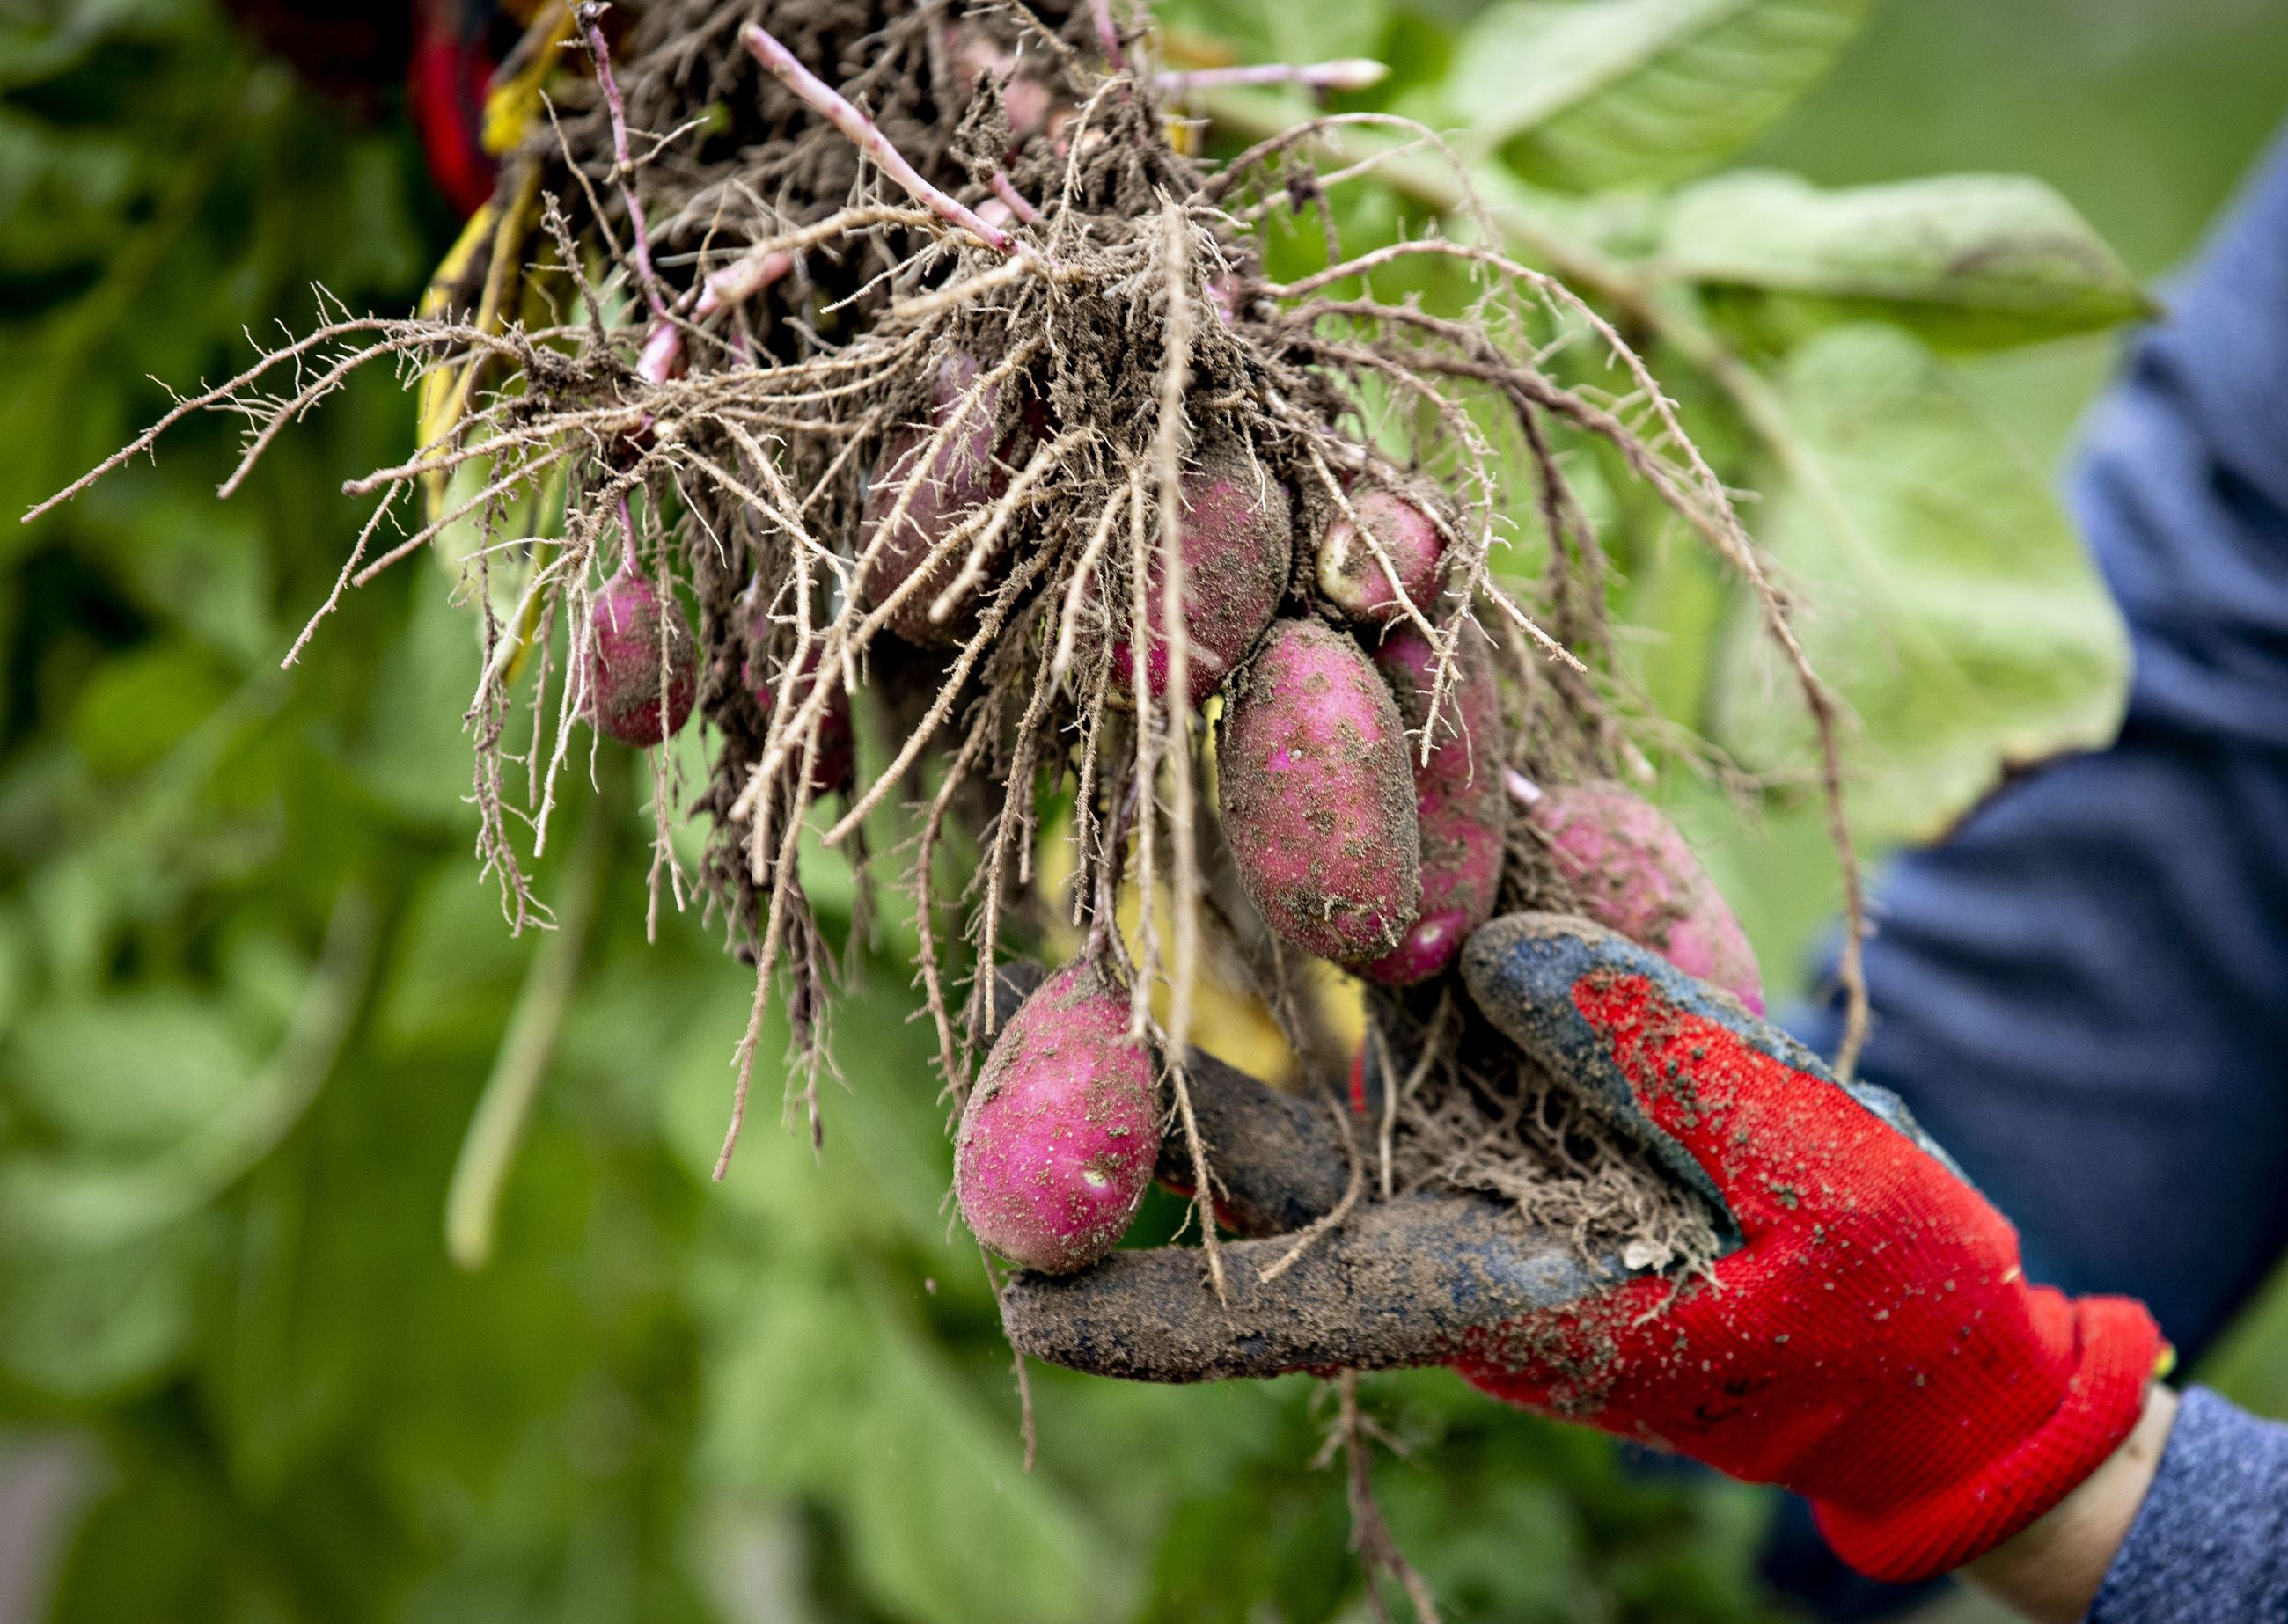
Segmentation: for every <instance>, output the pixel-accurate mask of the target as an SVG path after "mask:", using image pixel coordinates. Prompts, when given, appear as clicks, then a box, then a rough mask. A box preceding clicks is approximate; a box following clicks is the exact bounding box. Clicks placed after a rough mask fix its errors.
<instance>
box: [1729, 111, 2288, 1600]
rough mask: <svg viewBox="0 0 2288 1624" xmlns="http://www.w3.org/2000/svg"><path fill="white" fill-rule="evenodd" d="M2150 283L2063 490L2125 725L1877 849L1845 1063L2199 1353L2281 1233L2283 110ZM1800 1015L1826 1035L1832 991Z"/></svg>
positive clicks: (1784, 1546)
mask: <svg viewBox="0 0 2288 1624" xmlns="http://www.w3.org/2000/svg"><path fill="white" fill-rule="evenodd" d="M2168 302H2169V306H2170V308H2169V312H2168V314H2167V317H2166V319H2165V321H2163V322H2162V323H2161V324H2160V325H2159V326H2157V327H2156V328H2155V329H2152V330H2151V331H2150V332H2149V333H2147V334H2146V335H2144V336H2143V337H2141V339H2140V340H2139V341H2138V343H2137V345H2136V346H2135V348H2134V350H2133V353H2132V356H2131V358H2130V362H2129V366H2128V368H2127V371H2126V374H2125V376H2124V378H2123V379H2122V381H2121V382H2120V384H2119V385H2118V386H2117V388H2116V389H2115V390H2114V391H2113V392H2111V394H2110V395H2109V397H2108V398H2107V399H2106V400H2105V401H2104V402H2103V403H2102V404H2101V406H2100V407H2099V408H2098V409H2097V411H2096V412H2095V414H2094V415H2093V418H2092V420H2091V423H2090V425H2089V432H2088V437H2087V443H2086V448H2085V454H2084V456H2083V457H2082V460H2081V463H2080V465H2079V467H2078V470H2077V473H2076V475H2075V478H2074V481H2073V487H2072V500H2073V506H2074V510H2075V514H2076V517H2077V519H2078V521H2079V523H2080V525H2081V527H2082V530H2083V532H2084V534H2085V537H2086V539H2087V541H2088V544H2089V546H2090V549H2091V551H2092V553H2093V557H2094V558H2095V559H2096V561H2097V564H2098V566H2099V567H2100V569H2101V570H2102V571H2103V573H2104V575H2105V579H2106V581H2107V582H2108V584H2109V587H2110V588H2111V590H2112V591H2113V594H2114V596H2115V598H2116V599H2117V601H2118V602H2119V604H2120V606H2121V609H2122V612H2123V614H2124V616H2125V620H2126V622H2127V624H2128V628H2129V632H2130V638H2131V646H2132V649H2133V654H2134V660H2135V665H2134V669H2133V676H2132V682H2131V691H2130V695H2129V704H2128V711H2127V716H2126V719H2125V723H2124V725H2123V727H2122V730H2121V733H2120V736H2119V738H2118V739H2117V741H2115V742H2114V744H2113V745H2112V746H2111V747H2110V748H2109V749H2103V750H2100V751H2096V752H2093V753H2091V754H2087V755H2078V756H2073V757H2066V758H2063V759H2061V760H2058V761H2055V762H2052V763H2050V764H2047V765H2046V766H2043V767H2041V768H2039V769H2038V770H2036V771H2034V772H2030V773H2028V774H2026V775H2024V776H2022V777H2021V778H2019V779H2017V780H2015V781H2014V782H2012V783H2010V784H2009V785H2007V786H2006V787H2005V788H2002V789H2001V790H2000V791H1999V792H1998V793H1997V794H1996V795H1994V796H1992V797H1990V799H1989V800H1988V801H1987V802H1986V803H1985V804H1983V805H1982V806H1981V807H1979V808H1978V809H1977V810H1976V811H1975V812H1973V813H1972V814H1971V816H1969V817H1968V818H1967V819H1966V820H1964V822H1963V824H1962V826H1961V827H1960V828H1958V830H1956V831H1955V832H1954V834H1953V835H1952V836H1950V837H1949V838H1948V839H1947V840H1945V841H1944V842H1942V844H1938V845H1936V846H1934V847H1931V848H1929V849H1927V850H1925V851H1920V852H1913V853H1911V854H1909V855H1908V856H1906V857H1903V858H1902V859H1901V860H1899V861H1898V862H1897V863H1895V865H1894V866H1893V867H1891V869H1890V870H1889V872H1888V873H1887V875H1885V876H1883V879H1882V881H1881V883H1879V886H1878V887H1877V889H1876V920H1877V929H1878V934H1877V935H1876V936H1875V938H1874V939H1873V940H1872V941H1871V942H1870V943H1869V946H1868V954H1867V974H1868V982H1869V987H1870V991H1871V995H1872V999H1873V1003H1874V1013H1875V1020H1876V1026H1875V1028H1874V1033H1873V1035H1872V1038H1871V1042H1870V1043H1869V1045H1868V1048H1867V1051H1866V1055H1865V1058H1864V1059H1863V1063H1862V1070H1863V1073H1864V1074H1865V1075H1866V1076H1867V1077H1868V1078H1869V1079H1870V1080H1871V1081H1875V1082H1879V1083H1881V1084H1883V1085H1884V1086H1885V1087H1887V1088H1889V1089H1893V1090H1895V1092H1897V1093H1898V1094H1899V1095H1900V1096H1901V1097H1903V1098H1904V1099H1905V1100H1906V1101H1907V1103H1908V1105H1909V1106H1910V1107H1911V1109H1912V1110H1913V1111H1914V1113H1915V1115H1916V1117H1917V1118H1918V1119H1919V1121H1921V1123H1922V1125H1923V1126H1924V1127H1925V1128H1926V1129H1928V1130H1929V1131H1930V1133H1931V1135H1932V1136H1933V1137H1934V1138H1936V1139H1937V1140H1938V1141H1939V1143H1941V1144H1942V1145H1945V1146H1946V1147H1947V1149H1948V1150H1949V1151H1950V1153H1953V1155H1954V1156H1955V1157H1956V1159H1957V1160H1958V1161H1960V1162H1961V1164H1962V1165H1963V1167H1964V1168H1965V1169H1966V1170H1967V1171H1968V1173H1969V1174H1970V1176H1971V1177H1972V1178H1973V1179H1974V1180H1975V1181H1976V1182H1977V1184H1979V1186H1980V1187H1981V1188H1982V1190H1984V1191H1985V1192H1986V1193H1987V1194H1988V1195H1989V1196H1990V1197H1991V1198H1992V1199H1993V1200H1994V1201H1995V1203H1996V1204H1997V1205H1998V1206H1999V1207H2000V1208H2002V1210H2003V1211H2005V1212H2006V1213H2008V1214H2009V1215H2010V1216H2011V1218H2012V1219H2013V1220H2014V1222H2015V1223H2016V1224H2017V1225H2018V1227H2019V1229H2020V1232H2021V1233H2022V1237H2023V1240H2024V1244H2025V1252H2026V1267H2027V1272H2028V1273H2029V1274H2030V1275H2031V1276H2032V1277H2033V1278H2035V1279H2040V1280H2044V1281H2046V1282H2048V1283H2051V1284H2054V1285H2057V1286H2060V1287H2064V1288H2066V1289H2067V1290H2069V1291H2073V1292H2093V1291H2094V1292H2121V1293H2125V1294H2127V1295H2132V1296H2136V1297H2139V1298H2141V1299H2143V1300H2144V1301H2145V1302H2146V1303H2149V1305H2150V1306H2151V1307H2152V1309H2153V1311H2154V1313H2155V1315H2156V1316H2157V1318H2158V1319H2159V1320H2160V1322H2161V1326H2162V1328H2163V1330H2164V1331H2165V1333H2166V1334H2167V1335H2168V1336H2169V1337H2170V1339H2171V1340H2172V1341H2173V1342H2174V1343H2176V1345H2177V1347H2178V1349H2179V1351H2181V1353H2182V1354H2183V1355H2184V1357H2185V1359H2186V1360H2187V1361H2188V1362H2190V1361H2191V1360H2192V1359H2196V1358H2197V1357H2198V1355H2199V1353H2200V1351H2201V1350H2202V1349H2203V1348H2204V1347H2205V1346H2206V1345H2207V1344H2208V1343H2210V1342H2211V1341H2212V1340H2213V1338H2214V1337H2215V1335H2217V1333H2218V1332H2219V1331H2220V1330H2221V1329H2222V1328H2223V1327H2224V1326H2225V1324H2226V1323H2227V1322H2228V1320H2229V1319H2230V1318H2231V1316H2232V1315H2233V1313H2234V1312H2235V1311H2236V1310H2237V1309H2238V1308H2239V1306H2240V1305H2241V1304H2242V1303H2244V1302H2245V1301H2246V1299H2247V1298H2248V1296H2249V1295H2250V1294H2251V1293H2252V1291H2253V1290H2254V1289H2255V1287H2257V1285H2258V1284H2259V1283H2260V1281H2261V1280H2262V1279H2263V1278H2264V1277H2265V1275H2266V1273H2267V1272H2268V1271H2269V1270H2270V1269H2271V1268H2272V1267H2273V1266H2274V1264H2276V1262H2277V1261H2278V1259H2279V1258H2280V1256H2281V1254H2282V1252H2283V1250H2284V1248H2288V137H2284V139H2282V140H2280V141H2279V142H2278V143H2277V144H2276V147H2275V148H2274V150H2273V152H2272V154H2270V156H2269V158H2268V161H2267V162H2265V163H2264V164H2263V165H2261V166H2260V172H2259V174H2258V177H2257V178H2256V181H2255V183H2254V185H2253V186H2252V188H2251V190H2250V191H2249V193H2248V194H2247V195H2246V196H2245V197H2244V200H2243V201H2242V202H2241V204H2240V205H2239V207H2238V208H2237V209H2236V210H2234V212H2233V214H2232V215H2231V217H2230V218H2228V221H2227V222H2226V224H2225V226H2224V227H2223V229H2222V231H2221V233H2220V234H2219V235H2218V236H2217V238H2216V239H2215V240H2214V241H2213V242H2212V244H2211V245H2210V246H2209V248H2208V249H2207V250H2206V251H2205V253H2204V255H2203V256H2202V257H2201V259H2200V261H2199V263H2198V264H2197V265H2196V266H2195V267H2194V269H2193V271H2192V273H2191V274H2190V275H2189V277H2187V278H2186V279H2185V280H2184V281H2182V282H2181V284H2179V285H2178V286H2177V287H2175V288H2174V289H2172V290H2171V292H2170V295H2169V300H2168ZM1791 1024H1792V1025H1793V1026H1794V1027H1795V1030H1796V1032H1797V1034H1798V1035H1799V1036H1800V1037H1802V1038H1803V1039H1804V1040H1805V1041H1806V1042H1808V1043H1810V1044H1811V1045H1812V1046H1814V1047H1815V1048H1816V1049H1819V1050H1822V1051H1823V1052H1832V1051H1833V1049H1834V1045H1835V1041H1836V1039H1837V1037H1838V1035H1839V1031H1840V1026H1841V1020H1840V1014H1839V1010H1838V1009H1837V1008H1836V1007H1834V1006H1832V1005H1830V1006H1828V1007H1825V1008H1822V1009H1819V1010H1815V1011H1813V1012H1811V1013H1810V1014H1808V1015H1807V1016H1806V1017H1804V1018H1801V1019H1799V1020H1797V1021H1795V1022H1793V1023H1791ZM2208 1402H2213V1401H2204V1403H2205V1404H2206V1403H2208ZM2202 1414H2206V1411H2205V1408H2204V1409H2203V1411H2202ZM2249 1424H2251V1425H2254V1424H2255V1423H2249ZM2204 1425H2205V1423H2204V1422H2198V1421H2197V1422H2195V1423H2194V1429H2195V1430H2193V1431H2192V1432H2191V1433H2189V1434H2188V1437H2189V1438H2192V1439H2195V1440H2197V1439H2199V1438H2202V1437H2204V1436H2205V1433H2204V1432H2203V1430H2202V1428H2203V1426H2204ZM2275 1493H2276V1494H2282V1493H2288V1491H2284V1490H2282V1489H2280V1488H2278V1487H2276V1489H2275ZM2157 1515H2158V1514H2157ZM2183 1515H2186V1516H2198V1515H2199V1512H2198V1509H2197V1502H2195V1503H2193V1506H2192V1509H2189V1510H2188V1511H2186V1512H2184V1513H2183ZM2215 1535H2216V1537H2217V1538H2218V1539H2220V1540H2222V1541H2227V1542H2228V1543H2229V1542H2232V1541H2241V1540H2254V1541H2258V1542H2259V1543H2258V1544H2257V1545H2254V1546H2251V1547H2249V1548H2248V1549H2251V1550H2259V1549H2264V1548H2265V1547H2266V1545H2267V1544H2269V1545H2273V1546H2276V1545H2278V1544H2279V1543H2280V1542H2281V1541H2282V1538H2283V1533H2282V1530H2281V1528H2280V1527H2279V1526H2278V1525H2277V1524H2275V1525H2271V1526H2270V1527H2269V1528H2268V1529H2266V1530H2263V1531H2261V1532H2257V1531H2255V1525H2253V1524H2247V1525H2244V1526H2240V1527H2236V1525H2234V1524H2233V1523H2232V1522H2230V1521H2220V1522H2219V1523H2218V1524H2217V1525H2216V1527H2215ZM1811 1547H1812V1536H1811V1533H1810V1529H1809V1524H1808V1520H1807V1517H1804V1516H1803V1515H1802V1514H1801V1512H1800V1509H1799V1508H1797V1507H1793V1506H1791V1508H1790V1509H1789V1513H1788V1514H1787V1515H1784V1516H1783V1517H1782V1519H1781V1522H1780V1525H1779V1531H1778V1532H1777V1533H1776V1535H1775V1539H1774V1542H1773V1544H1772V1546H1771V1547H1770V1549H1768V1553H1767V1564H1766V1571H1767V1573H1768V1574H1770V1575H1771V1576H1772V1577H1773V1578H1774V1579H1775V1580H1776V1582H1778V1583H1780V1584H1781V1585H1782V1586H1783V1588H1787V1589H1790V1590H1791V1591H1793V1592H1795V1593H1796V1594H1799V1595H1801V1596H1807V1597H1813V1598H1816V1599H1817V1600H1818V1602H1819V1603H1820V1604H1821V1605H1822V1606H1823V1607H1824V1608H1825V1609H1827V1610H1828V1615H1829V1616H1831V1617H1833V1618H1838V1619H1844V1618H1860V1617H1872V1616H1877V1615H1878V1614H1880V1613H1882V1612H1885V1611H1886V1610H1887V1608H1889V1607H1891V1606H1895V1604H1897V1602H1898V1601H1899V1599H1900V1598H1901V1593H1900V1592H1897V1591H1894V1590H1890V1589H1889V1588H1887V1587H1878V1586H1873V1585H1871V1584H1869V1583H1867V1582H1866V1581H1863V1580H1853V1579H1851V1578H1850V1577H1849V1576H1847V1575H1846V1574H1844V1573H1842V1572H1841V1570H1840V1569H1839V1567H1837V1566H1836V1565H1835V1564H1834V1562H1833V1559H1832V1558H1831V1557H1825V1556H1824V1555H1823V1554H1815V1553H1814V1551H1813V1549H1812V1548H1811ZM2107 1616H2108V1617H2109V1618H2112V1619H2115V1620H2128V1619H2129V1618H2130V1617H2131V1616H2132V1615H2131V1614H2129V1613H2127V1612H2115V1613H2111V1614H2108V1615H2107ZM2138 1616H2143V1615H2138ZM2151 1616H2154V1617H2190V1616H2193V1615H2191V1614H2168V1613H2156V1614H2153V1615H2151ZM2213 1616H2217V1617H2220V1618H2226V1617H2247V1616H2253V1615H2250V1614H2236V1613H2219V1614H2215V1615H2213Z"/></svg>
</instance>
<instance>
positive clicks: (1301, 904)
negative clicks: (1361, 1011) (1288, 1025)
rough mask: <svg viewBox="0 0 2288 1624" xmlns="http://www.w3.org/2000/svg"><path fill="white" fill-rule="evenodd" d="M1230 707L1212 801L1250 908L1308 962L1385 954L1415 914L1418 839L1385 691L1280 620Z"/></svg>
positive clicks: (1374, 677) (1358, 663) (1410, 785)
mask: <svg viewBox="0 0 2288 1624" xmlns="http://www.w3.org/2000/svg"><path fill="white" fill-rule="evenodd" d="M1228 705H1229V709H1227V710H1226V712H1225V713H1224V723H1223V737H1222V739H1221V741H1220V742H1219V747H1218V750H1217V757H1216V760H1217V802H1218V806H1219V811H1220V812H1221V813H1222V819H1223V830H1224V838H1225V839H1226V840H1227V842H1228V843H1229V844H1230V846H1231V852H1232V858H1233V860H1234V862H1235V865H1236V867H1238V870H1239V877H1240V883H1241V884H1242V885H1243V887H1244V888H1245V890H1246V891H1247V894H1248V898H1249V899H1250V900H1251V901H1252V902H1253V903H1254V904H1255V906H1256V908H1257V910H1258V911H1259V913H1261V914H1262V915H1263V917H1264V920H1265V922H1266V923H1267V924H1269V925H1270V927H1271V928H1272V929H1273V930H1274V931H1277V932H1278V933H1279V934H1280V935H1281V936H1282V937H1283V938H1285V939H1287V940H1289V941H1291V942H1292V943H1294V944H1295V945H1296V946H1297V947H1300V948H1302V949H1303V950H1304V951H1305V952H1307V953H1314V954H1316V955H1319V956H1320V957H1321V958H1325V959H1333V960H1335V961H1337V962H1338V963H1345V964H1362V963H1370V962H1371V961H1373V960H1376V959H1378V958H1380V957H1382V956H1383V955H1386V954H1387V953H1390V952H1391V951H1392V950H1394V948H1396V947H1398V946H1399V944H1400V943H1401V942H1402V940H1403V939H1404V938H1405V935H1406V932H1407V931H1409V930H1410V929H1411V928H1412V926H1413V924H1414V922H1415V917H1416V915H1417V914H1418V912H1419V910H1420V908H1421V905H1422V836H1421V830H1420V828H1419V827H1418V825H1417V823H1416V820H1415V812H1414V777H1413V773H1412V772H1410V770H1409V767H1408V764H1407V756H1406V728H1405V724H1404V723H1403V722H1402V721H1401V720H1400V718H1399V714H1398V706H1397V703H1396V702H1395V701H1394V700H1393V699H1392V697H1391V693H1390V688H1389V685H1387V684H1386V683H1385V682H1384V681H1383V680H1382V677H1380V675H1379V674H1378V673H1377V672H1376V670H1375V669H1374V666H1373V664H1372V662H1371V661H1369V660H1368V659H1367V657H1366V654H1365V652H1364V651H1363V650H1362V649H1361V648H1360V647H1359V646H1358V645H1357V644H1355V643H1354V642H1352V641H1351V640H1350V638H1347V637H1345V636H1344V635H1343V634H1342V633H1340V632H1339V631H1336V630H1333V629H1332V628H1331V627H1329V626H1326V625H1324V624H1323V623H1321V622H1318V621H1303V620H1290V621H1277V622H1273V624H1272V627H1271V630H1270V632H1269V633H1268V634H1267V636H1266V637H1265V638H1264V644H1263V648H1262V651H1261V652H1260V653H1259V654H1258V655H1257V656H1256V658H1255V660H1254V661H1253V662H1252V663H1251V664H1250V665H1249V666H1248V667H1247V669H1245V670H1244V671H1243V672H1242V673H1241V674H1240V675H1239V677H1237V678H1235V681H1234V684H1233V692H1232V694H1231V697H1230V699H1229V701H1228Z"/></svg>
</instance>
